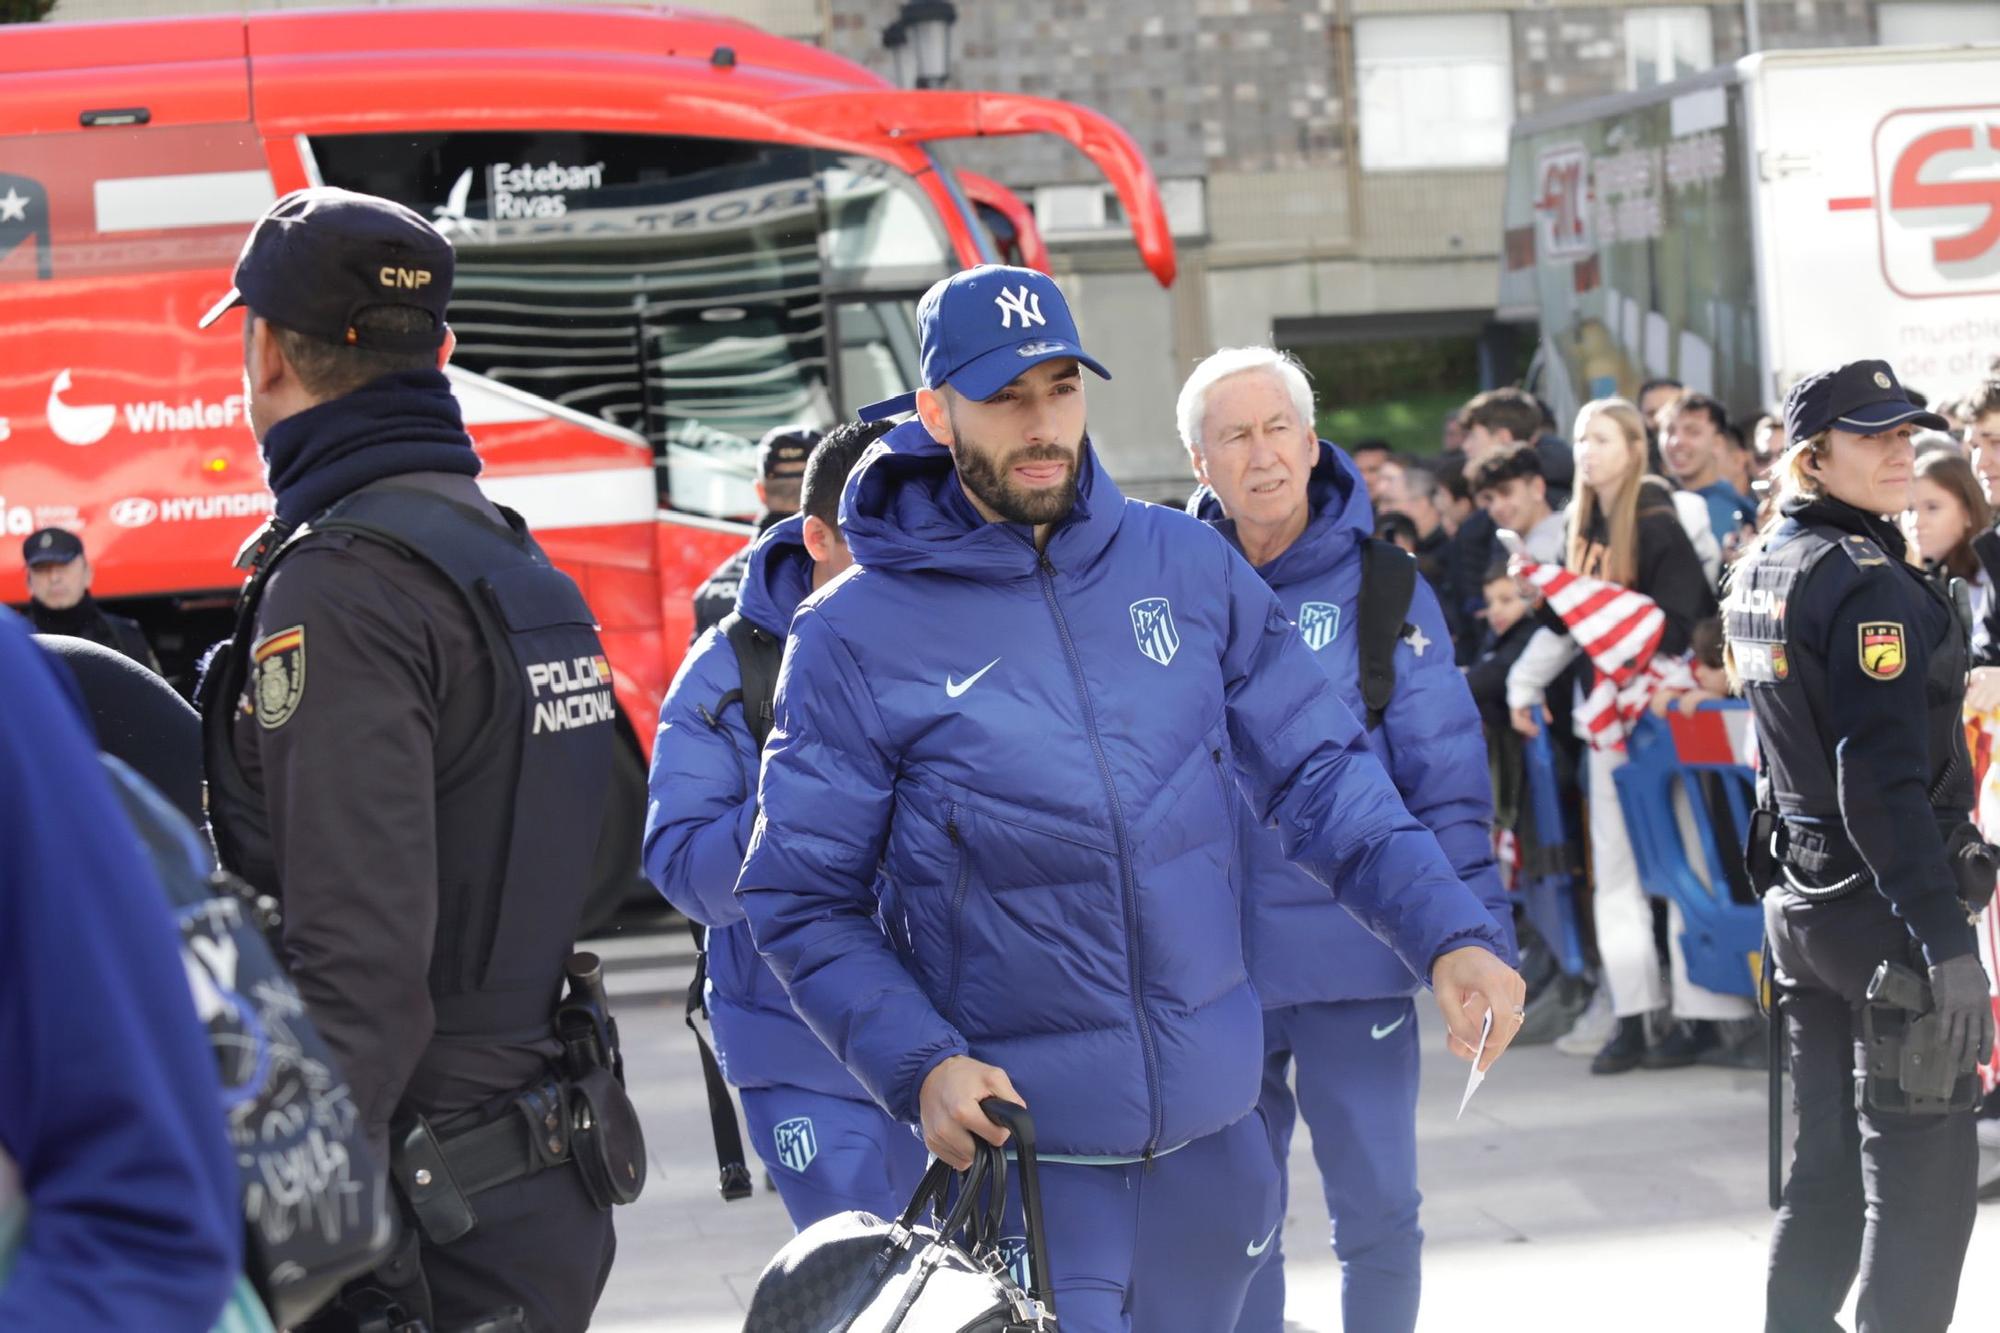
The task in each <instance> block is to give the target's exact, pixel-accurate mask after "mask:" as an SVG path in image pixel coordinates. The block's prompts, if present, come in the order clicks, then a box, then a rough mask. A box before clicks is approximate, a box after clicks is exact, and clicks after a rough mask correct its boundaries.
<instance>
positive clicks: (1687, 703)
mask: <svg viewBox="0 0 2000 1333" xmlns="http://www.w3.org/2000/svg"><path fill="white" fill-rule="evenodd" d="M1688 650H1689V653H1688V662H1687V671H1686V673H1685V674H1682V673H1681V672H1674V673H1672V674H1671V675H1670V676H1669V677H1668V678H1667V679H1666V680H1665V681H1664V682H1662V683H1661V685H1660V688H1659V689H1658V690H1656V691H1655V692H1654V694H1653V697H1652V699H1651V700H1649V701H1648V703H1647V706H1648V707H1649V708H1651V709H1652V710H1653V716H1654V717H1665V716H1666V715H1667V714H1668V713H1669V712H1671V711H1672V710H1673V709H1675V708H1678V709H1680V710H1681V712H1682V713H1684V714H1686V713H1693V712H1694V711H1695V709H1697V708H1700V707H1701V706H1702V705H1703V704H1712V703H1718V702H1720V701H1722V700H1724V699H1727V698H1728V697H1729V673H1728V672H1727V671H1725V670H1723V666H1722V621H1721V619H1720V618H1718V617H1716V616H1710V617H1709V618H1708V619H1706V620H1701V621H1697V622H1696V623H1695V627H1694V633H1692V634H1690V635H1689V636H1688Z"/></svg>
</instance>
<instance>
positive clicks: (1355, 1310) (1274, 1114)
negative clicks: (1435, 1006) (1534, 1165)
mask: <svg viewBox="0 0 2000 1333" xmlns="http://www.w3.org/2000/svg"><path fill="white" fill-rule="evenodd" d="M1417 1057H1418V1050H1417V1021H1416V1006H1415V1003H1414V1002H1413V1001H1411V1000H1409V999H1394V1000H1343V1001H1337V1002H1333V1003H1327V1004H1301V1005H1294V1006H1291V1007H1289V1008H1284V1009H1266V1010H1265V1011H1264V1093H1263V1096H1262V1098H1261V1099H1260V1100H1259V1102H1258V1106H1259V1107H1260V1108H1261V1109H1262V1110H1263V1112H1264V1117H1265V1120H1266V1122H1267V1123H1268V1124H1269V1125H1270V1129H1271V1150H1272V1152H1273V1153H1274V1154H1275V1156H1276V1159H1277V1162H1278V1176H1279V1181H1280V1188H1281V1189H1282V1188H1283V1182H1284V1180H1285V1169H1284V1163H1285V1161H1286V1159H1287V1157H1288V1156H1289V1154H1290V1152H1291V1146H1292V1127H1293V1125H1294V1124H1295V1123H1296V1122H1297V1118H1298V1116H1299V1115H1301V1114H1303V1115H1304V1116H1305V1121H1306V1125H1307V1127H1308V1128H1310V1129H1311V1131H1312V1150H1313V1160H1314V1161H1315V1162H1317V1163H1318V1165H1319V1173H1320V1179H1321V1181H1322V1183H1323V1184H1324V1186H1325V1189H1326V1207H1327V1212H1328V1213H1329V1214H1331V1215H1332V1218H1333V1252H1334V1253H1335V1254H1336V1255H1338V1256H1339V1258H1340V1263H1341V1297H1340V1308H1341V1327H1343V1328H1345V1329H1348V1330H1350V1333H1410V1330H1412V1329H1414V1328H1415V1327H1416V1325H1417V1303H1418V1299H1419V1297H1420V1296H1421V1294H1422V1287H1423V1272H1422V1254H1423V1243H1424V1233H1423V1229H1422V1228H1421V1227H1419V1226H1418V1225H1417V1207H1418V1205H1419V1204H1420V1203H1421V1202H1422V1196H1421V1195H1420V1194H1418V1193H1417V1127H1416V1114H1417V1074H1418V1067H1419V1066H1418V1058H1417ZM1294 1063H1296V1064H1297V1066H1298V1092H1297V1095H1296V1097H1294V1095H1293V1091H1292V1088H1291V1087H1290V1086H1289V1085H1288V1083H1287V1081H1286V1072H1287V1069H1288V1068H1289V1067H1290V1066H1291V1065H1292V1064H1294ZM1284 1314H1285V1269H1284V1251H1283V1246H1282V1244H1281V1243H1279V1242H1278V1241H1273V1242H1272V1244H1271V1246H1270V1249H1269V1250H1268V1252H1267V1253H1266V1255H1265V1261H1264V1265H1263V1267H1262V1268H1261V1269H1260V1270H1259V1271H1258V1273H1257V1275H1256V1278H1255V1280H1254V1281H1253V1282H1252V1283H1251V1287H1250V1294H1249V1297H1248V1299H1247V1300H1246V1301H1245V1302H1244V1306H1243V1315H1242V1318H1240V1319H1238V1320H1237V1322H1236V1325H1235V1328H1236V1333H1279V1331H1280V1330H1281V1329H1282V1328H1283V1327H1284Z"/></svg>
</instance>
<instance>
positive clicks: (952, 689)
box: [944, 657, 1000, 699]
mask: <svg viewBox="0 0 2000 1333" xmlns="http://www.w3.org/2000/svg"><path fill="white" fill-rule="evenodd" d="M999 665H1000V659H999V658H997V657H996V658H994V659H993V660H992V661H991V662H988V663H987V664H986V665H985V666H983V667H981V668H979V670H977V671H975V672H973V673H972V674H971V675H969V676H967V677H966V678H965V679H964V680H953V679H952V678H951V677H950V676H946V677H945V678H944V692H945V693H946V694H947V695H949V696H950V697H951V698H953V699H956V698H957V697H958V696H959V695H961V694H964V693H965V692H966V691H967V690H969V689H971V688H972V687H973V686H974V685H977V684H978V683H979V678H980V677H981V676H983V675H985V674H986V673H987V672H989V671H991V670H992V669H993V668H994V667H997V666H999Z"/></svg>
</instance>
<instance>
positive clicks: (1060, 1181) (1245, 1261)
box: [1007, 1108, 1284, 1333]
mask: <svg viewBox="0 0 2000 1333" xmlns="http://www.w3.org/2000/svg"><path fill="white" fill-rule="evenodd" d="M1031 1109H1032V1108H1031ZM1008 1196H1009V1197H1008V1201H1007V1235H1008V1237H1009V1238H1010V1239H1012V1240H1020V1239H1024V1228H1023V1226H1022V1223H1021V1196H1020V1188H1019V1182H1018V1181H1017V1180H1015V1179H1014V1178H1013V1176H1012V1175H1011V1174H1010V1175H1009V1178H1008ZM1283 1209H1284V1205H1283V1203H1282V1202H1281V1201H1280V1198H1279V1194H1278V1175H1277V1172H1276V1170H1275V1169H1274V1167H1273V1163H1272V1159H1271V1136H1270V1132H1269V1131H1268V1130H1267V1129H1265V1127H1264V1121H1263V1118H1262V1117H1261V1116H1259V1115H1258V1114H1257V1113H1256V1112H1255V1111H1252V1112H1250V1114H1248V1115H1246V1116H1244V1117H1243V1118H1242V1119H1240V1120H1238V1121H1237V1122H1236V1123H1235V1124H1233V1125H1230V1126H1229V1127H1228V1128H1226V1129H1221V1130H1217V1131H1216V1132H1215V1133H1213V1134H1210V1135H1207V1136H1206V1137H1203V1138H1199V1139H1196V1140H1195V1141H1194V1142H1192V1143H1189V1144H1187V1145H1186V1146H1184V1147H1182V1148H1179V1149H1176V1150H1175V1151H1173V1152H1170V1153H1167V1154H1165V1155H1164V1156H1161V1157H1155V1158H1154V1159H1153V1161H1152V1163H1151V1164H1150V1165H1149V1164H1147V1163H1144V1162H1131V1163H1119V1164H1116V1165H1110V1166H1094V1165H1083V1164H1079V1163H1074V1162H1044V1163H1043V1164H1042V1220H1043V1224H1044V1225H1045V1226H1046V1227H1047V1228H1048V1237H1047V1239H1048V1249H1049V1266H1050V1267H1051V1268H1052V1269H1054V1270H1055V1271H1054V1274H1053V1277H1054V1283H1053V1285H1054V1287H1055V1305H1056V1315H1057V1317H1058V1318H1059V1319H1060V1321H1061V1323H1062V1328H1063V1333H1135V1330H1137V1331H1140V1333H1216V1330H1218V1329H1228V1328H1230V1327H1231V1326H1232V1325H1234V1323H1235V1322H1236V1312H1237V1311H1238V1310H1239V1309H1241V1308H1242V1305H1243V1295H1244V1292H1245V1291H1246V1290H1247V1289H1248V1287H1249V1284H1250V1279H1251V1277H1252V1276H1253V1275H1254V1274H1255V1273H1256V1271H1257V1267H1258V1263H1259V1258H1258V1256H1259V1255H1261V1254H1262V1253H1263V1247H1264V1246H1265V1245H1267V1244H1269V1243H1270V1240H1271V1233H1272V1232H1273V1231H1274V1230H1275V1229H1276V1227H1277V1225H1278V1221H1279V1219H1280V1218H1281V1217H1282V1216H1283ZM1019 1248H1024V1247H1017V1249H1016V1252H1015V1259H1016V1263H1017V1265H1019V1266H1020V1267H1019V1268H1017V1276H1023V1277H1024V1276H1025V1271H1024V1270H1025V1265H1026V1260H1025V1259H1022V1258H1020V1257H1019Z"/></svg>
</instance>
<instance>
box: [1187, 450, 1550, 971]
mask: <svg viewBox="0 0 2000 1333" xmlns="http://www.w3.org/2000/svg"><path fill="white" fill-rule="evenodd" d="M1307 495H1308V500H1309V503H1310V504H1311V506H1312V518H1311V519H1310V520H1309V521H1308V522H1307V524H1306V530H1305V531H1304V532H1303V533H1301V534H1299V537H1298V540H1296V541H1294V542H1293V543H1292V544H1291V545H1290V546H1288V547H1286V548H1285V551H1284V553H1283V554H1281V555H1280V556H1279V557H1278V558H1277V559H1275V560H1273V561H1272V562H1271V563H1270V564H1268V565H1263V566H1260V567H1259V568H1258V570H1257V572H1258V573H1259V574H1261V575H1262V576H1263V578H1264V581H1265V582H1266V583H1268V584H1270V585H1271V589H1272V591H1273V592H1275V593H1277V594H1278V600H1279V601H1280V602H1282V603H1283V604H1284V607H1285V614H1286V615H1288V616H1290V617H1291V618H1292V620H1293V622H1294V623H1302V622H1301V617H1302V616H1304V615H1305V611H1304V608H1305V607H1308V606H1310V607H1312V608H1313V610H1312V613H1311V614H1310V616H1309V617H1307V619H1308V620H1309V621H1310V624H1309V626H1308V627H1307V629H1302V630H1301V637H1303V638H1304V639H1305V642H1306V644H1307V646H1308V647H1310V648H1312V649H1313V655H1314V657H1315V658H1317V659H1318V661H1319V664H1320V667H1321V668H1322V669H1323V670H1324V671H1325V672H1326V674H1327V675H1328V676H1330V677H1332V679H1333V682H1334V685H1335V687H1336V688H1337V689H1338V690H1339V691H1340V700H1341V702H1342V703H1344V704H1346V705H1347V707H1348V709H1349V710H1350V711H1351V712H1353V714H1354V715H1355V716H1356V717H1365V716H1366V713H1367V709H1366V706H1365V705H1364V704H1363V702H1362V699H1361V662H1360V638H1359V635H1358V634H1357V630H1358V629H1359V628H1360V592H1361V543H1362V542H1363V541H1364V540H1366V539H1367V537H1368V536H1369V534H1371V533H1372V532H1373V531H1374V530H1375V522H1374V511H1373V510H1372V509H1370V508H1369V505H1368V492H1367V490H1366V489H1365V488H1364V487H1363V486H1362V485H1361V478H1360V474H1359V473H1358V472H1357V471H1356V470H1355V468H1354V462H1353V460H1352V459H1350V458H1348V456H1347V455H1346V454H1344V453H1342V452H1341V451H1340V450H1339V449H1338V448H1336V447H1334V446H1333V445H1331V444H1328V443H1326V442H1325V441H1321V442H1320V456H1319V461H1318V463H1317V464H1315V466H1314V467H1313V471H1312V477H1311V479H1310V481H1309V482H1308V483H1307ZM1188 507H1189V509H1190V510H1191V511H1193V512H1194V513H1196V514H1197V515H1199V516H1200V517H1201V519H1202V520H1203V521H1204V522H1207V523H1209V524H1211V525H1212V526H1214V527H1215V528H1216V530H1217V531H1219V532H1221V533H1222V534H1223V535H1224V536H1225V537H1228V538H1229V539H1230V541H1231V543H1232V544H1233V543H1234V542H1235V540H1236V533H1235V528H1236V525H1235V524H1233V523H1231V522H1230V521H1229V520H1228V519H1226V518H1224V517H1223V515H1222V505H1221V502H1220V501H1218V500H1217V499H1216V498H1215V494H1214V492H1212V491H1210V490H1208V489H1207V488H1206V487H1203V488H1202V489H1201V490H1200V491H1198V492H1196V494H1195V497H1194V499H1193V500H1191V501H1190V502H1189V505H1188ZM1405 623H1407V624H1409V625H1411V626H1413V627H1414V628H1415V633H1413V634H1411V635H1409V636H1407V637H1405V638H1404V639H1403V641H1402V642H1401V643H1399V644H1398V645H1397V647H1396V690H1395V693H1394V694H1392V695H1391V696H1390V697H1389V707H1388V708H1387V709H1386V710H1385V711H1384V712H1383V715H1382V725H1381V726H1379V727H1377V728H1376V729H1375V730H1374V731H1371V732H1368V733H1367V736H1368V746H1369V748H1370V749H1371V750H1373V751H1374V752H1375V757H1376V758H1377V759H1378V760H1380V761H1381V763H1382V766H1383V767H1384V768H1386V769H1388V770H1389V776H1390V778H1391V779H1392V780H1393V781H1394V782H1395V784H1396V790H1397V791H1398V792H1400V793H1401V794H1402V797H1403V804H1404V805H1406V806H1407V807H1409V811H1410V813H1411V814H1413V815H1415V816H1416V817H1417V819H1418V820H1419V821H1420V822H1422V824H1423V825H1424V827H1426V828H1428V829H1429V830H1430V831H1431V832H1432V833H1434V834H1436V835H1437V840H1438V845H1439V846H1441V847H1443V848H1444V852H1445V855H1446V856H1447V857H1448V858H1449V859H1450V861H1451V864H1452V866H1453V868H1454V869H1456V870H1457V871H1458V877H1459V878H1460V879H1461V880H1463V881H1464V882H1465V885H1466V887H1467V888H1469V889H1471V890H1472V891H1473V892H1474V893H1475V894H1477V895H1478V896H1479V900H1480V901H1481V902H1483V903H1484V904H1486V910H1487V911H1488V912H1490V913H1492V916H1493V920H1494V923H1495V926H1496V928H1497V929H1498V931H1499V933H1500V935H1501V937H1502V938H1503V939H1504V940H1505V941H1506V943H1507V948H1508V952H1507V954H1506V958H1507V961H1508V962H1510V963H1512V962H1513V961H1514V957H1515V956H1514V952H1513V944H1514V918H1513V910H1512V907H1511V906H1510V904H1509V902H1508V899H1507V891H1506V890H1505V889H1503V888H1502V887H1501V886H1500V874H1499V871H1498V870H1497V869H1496V868H1495V867H1494V864H1493V842H1492V834H1491V832H1490V830H1491V827H1492V822H1493V789H1492V782H1491V779H1490V778H1489V777H1488V775H1487V771H1486V741H1485V738H1484V736H1483V734H1482V733H1481V731H1480V726H1479V710H1478V708H1477V707H1476V706H1475V705H1474V704H1473V702H1472V695H1471V693H1470V692H1468V691H1467V689H1466V687H1465V677H1464V676H1463V675H1462V674H1460V672H1459V670H1458V668H1457V667H1456V666H1455V665H1453V663H1452V653H1451V639H1450V638H1449V637H1448V636H1447V635H1446V634H1445V628H1444V614H1443V612H1441V611H1440V610H1439V609H1438V600H1437V594H1436V593H1434V592H1432V591H1431V586H1430V584H1429V583H1427V582H1426V581H1425V580H1423V579H1418V580H1417V586H1416V590H1415V592H1414V593H1413V594H1412V596H1411V599H1410V610H1409V614H1408V616H1407V617H1406V618H1405ZM1308 631H1309V632H1308ZM1237 827H1238V830H1239V834H1240V837H1241V839H1242V842H1241V846H1242V848H1243V860H1242V865H1241V870H1240V873H1241V875H1242V884H1243V939H1244V944H1245V945H1246V947H1247V950H1248V955H1249V959H1250V979H1251V980H1252V981H1253V982H1255V983H1256V986H1257V994H1258V995H1259V996H1260V997H1261V998H1262V999H1263V1001H1264V1005H1265V1007H1266V1008H1273V1009H1274V1008H1277V1007H1279V1006H1280V1005H1290V1004H1310V1003H1314V1002H1317V1001H1322V1000H1376V999H1386V998H1388V997H1390V996H1398V995H1410V994H1413V993H1415V992H1416V991H1417V989H1418V988H1419V986H1420V985H1421V983H1420V982H1419V981H1418V979H1417V977H1416V975H1415V974H1414V973H1412V972H1411V971H1410V969H1409V968H1407V967H1405V966H1404V965H1403V962H1402V960H1401V959H1399V958H1397V957H1396V955H1395V954H1394V953H1393V952H1391V951H1390V950H1389V949H1388V948H1387V947H1386V946H1384V945H1383V943H1382V942H1381V941H1380V940H1378V939H1376V938H1375V937H1374V936H1373V935H1370V934H1369V933H1368V932H1367V931H1366V930H1364V929H1362V927H1361V923H1360V922H1358V921H1356V920H1355V919H1354V917H1353V916H1352V915H1351V914H1349V913H1347V912H1342V911H1340V910H1338V909H1337V908H1335V907H1334V906H1333V904H1332V903H1330V902H1329V901H1328V900H1327V893H1326V889H1325V887H1324V886H1323V885H1321V884H1320V883H1319V881H1318V880H1315V879H1314V878H1313V877H1312V876H1311V875H1309V874H1307V873H1306V872H1305V871H1303V870H1300V869H1299V868H1298V867H1297V866H1295V865H1293V864H1292V863H1291V862H1290V861H1288V860H1286V859H1285V851H1284V848H1283V847H1282V846H1280V845H1279V841H1278V838H1277V837H1276V836H1275V835H1274V834H1272V833H1271V831H1270V830H1268V829H1265V828H1262V827H1260V826H1259V825H1258V824H1257V822H1256V820H1255V819H1253V818H1252V816H1251V813H1250V810H1249V807H1248V806H1242V807H1240V808H1239V809H1238V812H1237Z"/></svg>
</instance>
